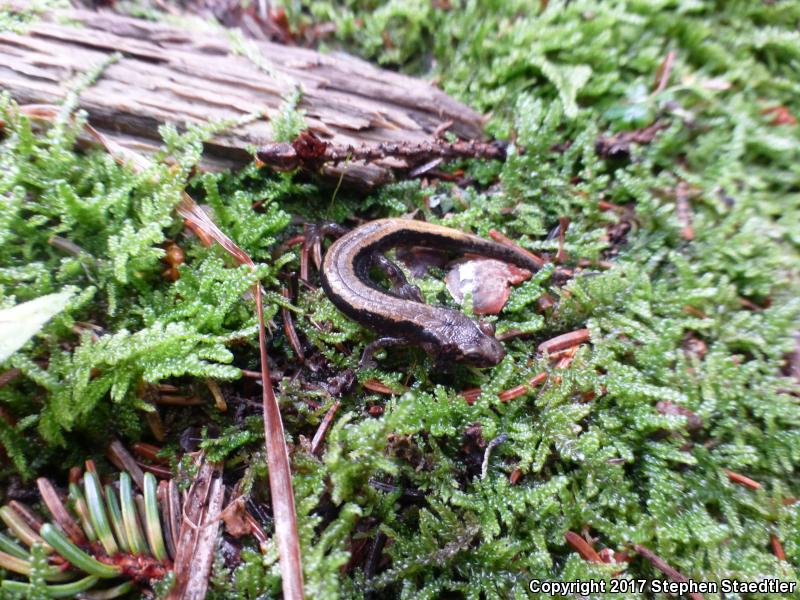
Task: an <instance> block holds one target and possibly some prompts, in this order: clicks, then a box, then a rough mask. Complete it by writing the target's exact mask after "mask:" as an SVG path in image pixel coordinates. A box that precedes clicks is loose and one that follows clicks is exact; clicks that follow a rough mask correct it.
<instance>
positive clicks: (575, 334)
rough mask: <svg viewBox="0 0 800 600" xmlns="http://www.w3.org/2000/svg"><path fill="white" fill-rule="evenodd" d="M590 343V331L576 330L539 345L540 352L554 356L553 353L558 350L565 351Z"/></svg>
mask: <svg viewBox="0 0 800 600" xmlns="http://www.w3.org/2000/svg"><path fill="white" fill-rule="evenodd" d="M588 341H589V330H588V329H576V330H575V331H570V332H569V333H565V334H562V335H559V336H557V337H554V338H552V339H549V340H546V341H544V342H542V343H541V344H539V352H541V353H543V354H544V353H545V352H546V353H548V354H552V353H553V352H556V351H558V350H564V349H566V348H571V347H572V346H578V345H580V344H585V343H586V342H588Z"/></svg>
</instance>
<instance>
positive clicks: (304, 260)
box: [300, 225, 310, 281]
mask: <svg viewBox="0 0 800 600" xmlns="http://www.w3.org/2000/svg"><path fill="white" fill-rule="evenodd" d="M303 231H305V235H304V236H303V241H304V243H303V245H302V246H301V247H300V281H308V258H309V250H310V248H309V247H308V243H306V239H307V238H306V236H308V225H303Z"/></svg>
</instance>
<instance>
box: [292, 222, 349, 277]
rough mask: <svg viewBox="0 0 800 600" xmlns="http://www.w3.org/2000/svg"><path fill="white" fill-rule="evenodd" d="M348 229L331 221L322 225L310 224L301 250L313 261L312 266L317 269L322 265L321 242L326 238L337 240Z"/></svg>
mask: <svg viewBox="0 0 800 600" xmlns="http://www.w3.org/2000/svg"><path fill="white" fill-rule="evenodd" d="M348 231H349V229H347V227H345V226H344V225H339V224H338V223H334V222H333V221H324V222H322V223H310V224H309V225H308V227H307V228H306V232H305V236H306V239H305V241H304V242H303V249H304V251H305V252H306V253H309V254H310V255H311V257H312V258H313V259H314V264H315V265H316V267H317V269H319V266H320V264H322V240H323V238H326V237H333V238H339V237H342V236H343V235H344V234H345V233H347V232H348Z"/></svg>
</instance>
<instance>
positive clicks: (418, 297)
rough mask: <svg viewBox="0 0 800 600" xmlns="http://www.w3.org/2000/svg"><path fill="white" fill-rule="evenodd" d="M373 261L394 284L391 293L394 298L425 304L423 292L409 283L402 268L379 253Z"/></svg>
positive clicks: (373, 256)
mask: <svg viewBox="0 0 800 600" xmlns="http://www.w3.org/2000/svg"><path fill="white" fill-rule="evenodd" d="M371 261H372V264H373V265H374V266H376V267H377V268H379V269H380V270H381V271H383V273H384V275H386V277H388V278H389V281H391V282H392V289H391V292H392V294H393V295H394V296H397V297H398V298H402V299H403V300H413V301H414V302H421V303H423V304H424V303H425V300H423V298H422V292H420V291H419V288H418V287H417V286H415V285H412V284H410V283H409V282H408V279H406V275H405V273H403V270H402V269H401V268H400V267H398V266H397V265H396V264H394V263H393V262H392V261H391V260H389V259H388V258H386V257H385V256H384V255H383V254H379V253H375V254H373V255H372V259H371Z"/></svg>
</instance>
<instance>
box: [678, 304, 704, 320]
mask: <svg viewBox="0 0 800 600" xmlns="http://www.w3.org/2000/svg"><path fill="white" fill-rule="evenodd" d="M683 312H685V313H686V314H687V315H692V316H693V317H697V318H698V319H707V318H708V317H707V316H706V315H705V313H704V312H703V311H701V310H700V309H699V308H695V307H694V306H689V305H688V304H687V305H686V306H684V307H683Z"/></svg>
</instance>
